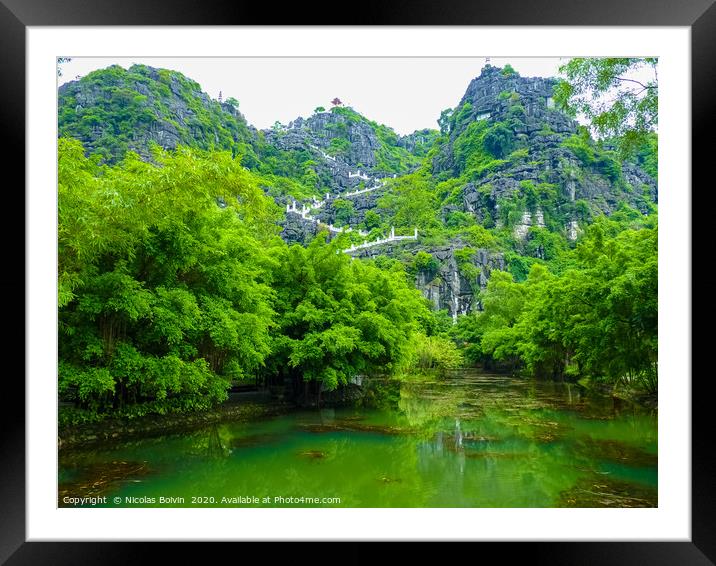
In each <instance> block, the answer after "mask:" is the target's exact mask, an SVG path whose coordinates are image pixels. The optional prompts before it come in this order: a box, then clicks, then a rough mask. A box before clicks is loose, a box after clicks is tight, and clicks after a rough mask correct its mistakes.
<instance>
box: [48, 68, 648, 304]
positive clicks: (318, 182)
mask: <svg viewBox="0 0 716 566" xmlns="http://www.w3.org/2000/svg"><path fill="white" fill-rule="evenodd" d="M555 84H556V79H550V78H529V77H521V76H519V75H518V74H517V73H515V72H514V71H512V70H511V69H509V68H503V69H501V68H497V67H492V66H489V65H487V66H485V67H484V68H483V69H482V70H481V72H480V74H479V76H477V77H476V78H474V79H473V80H472V81H471V82H470V84H469V85H468V86H467V89H466V92H465V94H464V96H463V97H462V99H461V100H460V101H456V102H457V104H456V106H455V108H454V109H449V110H446V111H444V112H443V113H442V115H436V120H437V122H438V125H439V126H440V130H421V131H418V132H414V133H413V134H410V135H408V136H399V135H398V134H396V133H395V132H394V131H393V130H392V129H391V128H389V127H388V126H385V125H381V124H377V123H375V122H373V121H371V120H369V119H368V118H366V117H365V116H363V115H361V114H360V113H359V112H357V111H356V110H354V109H353V108H350V107H342V106H336V107H334V108H332V109H331V110H330V111H325V110H322V109H317V111H316V112H314V113H313V114H312V115H311V116H309V117H306V118H304V117H297V118H296V119H295V120H293V121H292V122H290V123H289V124H287V125H281V124H277V125H276V126H274V127H273V128H270V129H267V130H261V131H259V130H257V129H255V128H253V127H252V126H250V125H249V124H248V123H247V121H246V119H245V118H244V116H243V115H242V114H241V113H240V112H239V111H238V104H237V103H236V101H234V100H231V99H230V100H229V101H225V102H219V101H217V100H213V99H212V98H211V97H209V96H208V95H207V94H206V93H204V92H202V91H201V87H200V86H199V85H198V84H197V83H196V82H194V81H192V80H191V79H189V78H187V77H184V76H183V75H181V74H180V73H177V72H174V71H167V70H164V69H154V68H151V67H147V66H142V65H135V66H133V67H131V68H130V69H128V70H125V69H123V68H122V67H119V66H113V67H109V68H107V69H103V70H99V71H95V72H93V73H90V74H89V75H87V76H86V77H84V78H82V79H79V80H77V81H72V82H69V83H66V84H64V85H63V86H62V87H60V89H59V113H58V120H59V123H58V128H59V135H60V136H69V137H74V138H77V139H79V140H80V141H82V143H83V144H84V147H85V149H86V151H87V152H89V153H92V154H96V155H98V156H99V158H100V159H101V160H103V161H105V162H107V163H114V162H117V161H118V160H121V159H122V158H123V156H124V155H125V154H126V152H127V151H135V152H137V153H138V154H139V155H140V156H142V157H143V158H144V159H151V146H152V145H154V144H156V145H157V146H159V147H161V148H163V149H166V150H173V149H175V148H176V147H178V146H189V147H192V148H196V149H199V150H206V151H218V150H221V151H231V152H232V155H234V156H235V157H236V158H237V159H241V163H242V164H243V165H244V166H245V167H246V168H247V169H249V170H250V171H252V172H255V173H256V175H257V177H258V178H259V179H260V180H261V184H262V187H263V188H264V190H265V192H266V193H267V194H269V195H271V196H272V197H273V198H274V200H275V201H276V203H277V205H278V206H279V207H280V208H281V210H282V211H283V213H284V219H283V220H282V221H281V224H282V237H283V238H284V239H285V240H287V241H288V242H291V243H294V242H295V243H300V244H306V243H308V242H309V241H310V240H311V239H312V238H314V237H315V236H316V234H317V233H319V232H320V231H322V230H328V231H329V234H330V237H337V236H338V235H339V234H341V233H342V232H345V233H346V236H345V237H346V241H347V243H346V248H347V252H348V253H350V254H351V255H352V256H353V257H355V258H376V257H379V256H387V257H389V258H392V259H397V260H400V261H402V262H403V263H404V264H405V265H406V266H407V268H408V272H409V273H410V274H411V277H412V278H413V279H414V282H415V285H416V286H417V287H418V288H420V289H421V290H422V291H423V293H424V295H425V296H426V297H427V298H429V299H430V300H431V302H432V303H433V305H434V306H435V308H436V309H444V310H446V311H447V313H448V314H449V315H450V316H452V317H453V318H455V317H457V316H458V315H459V314H464V313H466V312H469V311H470V310H472V309H476V308H480V304H479V296H478V293H479V291H480V290H481V289H483V288H484V287H485V285H486V283H487V280H488V279H489V276H490V272H491V270H493V269H500V270H505V269H506V270H510V271H512V273H513V275H514V276H515V277H517V278H518V279H519V278H520V277H524V275H525V272H526V270H527V269H528V268H529V266H530V265H531V264H532V263H534V262H536V261H549V260H550V259H551V257H552V255H553V253H554V249H557V248H563V247H567V246H570V245H573V243H574V241H575V240H576V239H577V238H578V236H579V234H580V233H581V231H583V230H584V228H585V226H586V225H588V224H589V223H590V222H591V221H592V219H593V218H594V217H595V216H597V215H599V214H607V215H609V214H613V213H614V212H615V211H617V210H619V209H620V208H622V207H624V206H628V207H630V209H634V210H637V211H639V212H640V213H641V214H648V213H650V212H651V211H652V210H653V209H654V206H655V204H656V202H657V183H656V179H654V178H653V177H652V176H651V175H649V173H647V171H645V168H644V167H642V166H640V164H639V163H638V160H624V159H622V158H620V157H619V156H618V155H617V154H616V153H615V152H614V151H612V150H611V149H610V146H609V144H608V143H597V142H596V141H595V140H593V139H592V138H591V137H590V135H589V133H588V131H587V130H586V129H584V128H583V127H580V126H579V124H578V123H577V122H575V121H574V120H573V119H571V118H570V117H569V116H568V115H566V114H565V113H564V112H562V111H561V110H560V109H559V108H557V107H556V105H555V102H554V99H553V89H554V86H555ZM416 229H417V230H418V234H419V235H418V237H417V239H409V236H412V235H413V234H415V230H416ZM391 233H392V234H393V235H394V236H397V238H396V237H393V238H391V237H390V234H391ZM400 238H402V239H400ZM378 240H382V241H381V243H380V244H376V245H370V246H368V245H362V244H363V243H364V242H366V243H370V242H377V241H378ZM351 246H352V249H351ZM420 253H422V254H423V255H422V256H421V257H427V256H426V255H425V254H428V255H429V256H430V257H431V258H432V259H433V261H431V262H423V263H421V262H417V261H416V260H415V258H416V257H417V256H418V254H420Z"/></svg>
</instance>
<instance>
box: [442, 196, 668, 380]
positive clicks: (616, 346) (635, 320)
mask: <svg viewBox="0 0 716 566" xmlns="http://www.w3.org/2000/svg"><path fill="white" fill-rule="evenodd" d="M615 216H616V218H612V219H607V218H604V217H601V218H598V219H596V221H595V222H594V224H592V225H591V226H590V227H589V228H588V229H587V232H586V234H585V235H584V236H583V238H581V240H580V242H579V244H578V245H577V247H576V248H575V249H574V250H572V251H570V252H568V253H567V254H566V257H565V258H564V263H565V264H566V267H564V269H563V271H562V272H561V273H553V272H550V271H549V270H548V269H547V268H546V267H545V266H543V265H538V264H535V265H533V266H532V267H531V269H530V271H529V274H528V276H527V279H526V280H525V281H524V282H522V283H518V282H515V281H514V279H513V277H512V276H511V275H510V274H509V273H504V272H499V271H497V272H493V274H492V276H491V278H490V281H489V283H488V286H487V290H486V292H485V293H484V294H483V297H482V305H483V309H484V310H483V311H482V312H478V313H475V314H471V315H469V316H465V317H462V318H461V319H460V321H459V324H458V327H457V329H456V334H457V336H458V337H459V338H460V339H461V340H463V341H464V344H465V353H466V355H467V356H468V357H469V358H470V359H471V360H472V361H474V362H480V363H488V364H490V363H493V364H494V363H495V362H502V363H503V364H508V365H509V366H510V367H511V368H512V370H517V369H523V370H525V371H526V372H527V373H529V374H533V375H537V376H540V377H547V378H552V379H573V380H576V379H579V378H583V377H589V378H593V379H596V380H604V381H607V382H609V383H613V384H616V383H629V384H632V385H633V384H638V385H640V386H642V387H644V388H645V389H647V390H650V391H654V390H655V388H656V376H657V335H658V333H657V322H658V317H657V290H658V266H657V226H656V220H655V217H653V216H652V217H649V218H648V219H643V218H642V217H641V215H640V214H639V213H638V212H636V211H630V210H626V209H625V210H623V211H621V213H619V214H618V215H615Z"/></svg>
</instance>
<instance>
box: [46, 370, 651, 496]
mask: <svg viewBox="0 0 716 566" xmlns="http://www.w3.org/2000/svg"><path fill="white" fill-rule="evenodd" d="M380 389H381V390H382V395H379V396H378V399H383V402H382V403H378V404H377V406H373V407H358V408H353V407H351V408H336V409H320V410H312V411H309V410H306V411H295V412H291V413H288V414H284V415H281V416H277V417H271V418H265V419H261V420H255V421H253V422H233V423H221V424H217V425H210V426H206V427H205V428H201V429H192V430H189V431H186V432H183V433H180V434H171V435H166V436H163V437H154V438H146V439H141V440H133V441H128V442H123V443H115V444H113V445H111V446H101V447H93V448H85V449H72V450H63V451H61V452H60V459H59V498H58V504H59V505H60V506H68V504H66V503H63V499H64V498H65V497H68V496H70V497H90V496H101V497H106V503H104V504H100V505H99V506H106V507H154V506H156V507H172V506H174V507H211V506H218V507H247V506H254V507H655V506H657V416H656V412H655V411H649V410H646V409H644V408H640V407H638V406H636V405H632V404H628V403H626V402H620V401H617V400H614V399H612V398H604V397H600V396H597V395H595V394H592V393H590V394H587V393H586V392H585V391H584V390H583V389H582V388H580V387H578V386H576V385H568V384H558V383H551V382H535V381H530V380H522V379H518V378H511V377H505V376H493V375H486V374H483V373H479V372H476V371H460V372H455V373H453V374H451V375H449V376H447V377H441V378H439V377H435V378H430V379H427V380H424V381H414V382H412V381H411V382H403V383H402V384H399V385H397V384H395V383H394V384H393V385H392V386H390V384H384V386H382V387H381V388H380ZM161 498H164V499H161ZM291 498H293V499H291ZM115 500H116V501H117V502H118V503H115ZM73 506H74V505H73Z"/></svg>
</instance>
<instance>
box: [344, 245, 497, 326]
mask: <svg viewBox="0 0 716 566" xmlns="http://www.w3.org/2000/svg"><path fill="white" fill-rule="evenodd" d="M464 249H465V245H464V244H462V243H460V242H455V243H454V244H452V245H445V246H436V247H426V246H424V245H422V244H420V242H409V243H400V244H385V245H382V246H376V247H373V248H368V249H365V250H360V251H359V252H356V253H355V254H353V255H354V257H356V258H375V257H377V256H380V255H387V256H392V257H400V256H403V257H405V256H414V255H415V254H417V253H418V252H420V251H422V252H427V253H429V254H430V255H431V256H432V257H433V258H434V259H435V260H436V265H435V267H434V268H422V269H418V270H417V271H416V273H415V286H416V288H417V289H419V290H420V291H421V292H422V294H423V296H424V297H425V298H426V299H428V300H429V301H430V302H431V303H432V304H433V306H434V308H435V309H436V310H446V311H447V312H448V314H449V315H450V316H451V317H452V318H453V319H457V317H458V316H460V315H463V314H467V313H470V312H473V311H474V310H479V309H481V305H480V303H479V301H478V299H477V293H478V292H479V291H480V290H482V289H485V288H486V287H487V281H488V280H489V278H490V272H491V271H492V270H493V269H499V270H505V269H506V268H507V264H506V262H505V258H504V255H503V254H501V253H494V252H490V251H489V250H484V249H478V250H474V254H472V256H471V258H470V259H469V261H468V262H467V264H466V263H465V262H464V260H463V261H460V260H459V259H458V256H457V253H456V252H458V251H460V250H464Z"/></svg>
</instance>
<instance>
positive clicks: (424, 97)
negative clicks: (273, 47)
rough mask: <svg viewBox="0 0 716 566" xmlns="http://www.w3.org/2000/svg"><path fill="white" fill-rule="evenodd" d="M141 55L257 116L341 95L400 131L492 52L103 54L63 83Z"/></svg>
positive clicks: (529, 62)
mask: <svg viewBox="0 0 716 566" xmlns="http://www.w3.org/2000/svg"><path fill="white" fill-rule="evenodd" d="M566 61H567V59H566V58H556V57H554V58H537V57H534V58H529V57H524V58H498V57H493V58H491V60H490V63H491V64H492V65H496V66H499V67H502V66H504V65H505V64H507V63H509V64H510V65H512V66H513V67H514V69H515V70H516V71H517V72H518V73H520V75H522V76H525V77H550V76H557V74H558V70H557V69H558V67H559V66H560V65H561V64H563V63H564V62H566ZM135 63H141V64H145V65H150V66H152V67H160V68H165V69H172V70H175V71H179V72H181V73H183V74H184V75H186V76H187V77H189V78H191V79H193V80H195V81H196V82H198V83H199V84H200V85H201V88H202V90H203V91H205V92H206V93H207V94H209V96H211V97H212V98H217V97H218V96H219V91H221V93H222V96H223V98H224V100H226V99H227V98H229V97H234V98H236V99H237V100H238V101H239V110H240V111H241V113H242V114H243V115H244V116H246V119H247V120H248V121H249V123H250V124H253V125H254V126H256V127H257V128H269V127H271V126H272V125H273V124H274V122H276V121H277V120H278V121H279V122H281V123H283V124H288V122H290V121H291V120H293V119H295V118H296V117H298V116H303V117H304V118H305V117H308V116H310V115H311V114H312V113H313V109H314V108H316V107H317V106H324V107H326V108H329V107H330V106H331V104H330V101H331V100H332V99H333V98H335V97H338V98H340V99H341V100H342V101H343V103H344V104H345V105H348V106H352V107H353V108H354V109H355V110H357V111H358V112H360V113H361V114H363V115H364V116H366V117H367V118H369V119H371V120H375V121H376V122H379V123H381V124H386V125H387V126H390V127H392V128H393V129H394V130H395V131H396V132H398V133H399V134H409V133H411V132H413V131H415V130H420V129H422V128H437V119H438V117H439V116H440V112H441V110H443V109H445V108H453V107H454V106H455V105H457V103H458V102H459V101H460V99H461V98H462V95H463V94H464V92H465V89H466V88H467V85H468V84H469V83H470V81H471V80H472V79H473V78H475V77H476V76H478V75H479V74H480V70H481V69H482V67H483V66H484V65H485V58H484V57H481V58H472V57H470V58H445V57H440V58H392V57H386V58H345V57H341V58H323V57H321V58H285V57H282V58H277V57H266V58H254V57H252V58H249V57H247V58H234V57H227V58H208V57H196V58H158V57H147V58H129V57H122V58H114V59H110V58H104V57H103V58H99V57H77V58H73V59H72V60H71V61H70V62H68V63H64V64H62V66H61V67H62V74H63V76H61V77H59V78H58V80H59V83H60V84H62V83H63V82H67V81H71V80H74V79H75V78H77V77H78V76H79V77H82V76H84V75H86V74H87V73H89V72H91V71H93V70H95V69H102V68H105V67H108V66H110V65H115V64H116V65H121V66H123V67H125V68H128V67H130V66H131V65H133V64H135Z"/></svg>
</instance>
